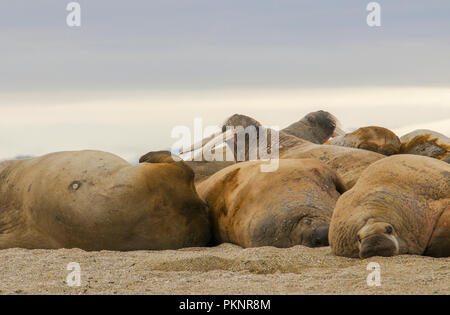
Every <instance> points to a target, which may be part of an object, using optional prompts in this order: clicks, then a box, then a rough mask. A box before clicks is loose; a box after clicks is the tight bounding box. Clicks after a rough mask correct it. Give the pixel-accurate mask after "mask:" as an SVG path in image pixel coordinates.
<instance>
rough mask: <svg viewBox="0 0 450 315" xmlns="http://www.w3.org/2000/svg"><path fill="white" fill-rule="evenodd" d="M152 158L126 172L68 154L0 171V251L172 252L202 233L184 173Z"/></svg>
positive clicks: (204, 226)
mask: <svg viewBox="0 0 450 315" xmlns="http://www.w3.org/2000/svg"><path fill="white" fill-rule="evenodd" d="M167 156H169V158H170V153H168V152H167V153H161V152H160V153H158V156H157V157H155V158H153V159H149V162H151V163H142V164H139V165H131V164H129V163H128V162H127V161H125V160H123V159H121V158H120V157H117V156H115V155H113V154H110V153H105V152H100V151H76V152H59V153H52V154H48V155H45V156H42V157H37V158H31V159H24V160H14V161H5V162H3V163H0V248H2V249H3V248H12V247H21V248H29V249H33V248H46V249H56V248H81V249H84V250H123V251H125V250H150V249H177V248H182V247H189V246H202V245H206V244H207V243H208V242H209V240H210V236H211V235H210V225H209V220H208V217H207V211H206V204H205V203H204V202H203V201H202V200H201V199H200V198H199V197H198V194H197V192H196V190H195V187H194V182H193V177H194V174H193V172H192V170H191V169H190V168H189V167H187V166H186V165H185V164H184V163H183V162H175V161H173V160H171V159H169V158H168V157H167Z"/></svg>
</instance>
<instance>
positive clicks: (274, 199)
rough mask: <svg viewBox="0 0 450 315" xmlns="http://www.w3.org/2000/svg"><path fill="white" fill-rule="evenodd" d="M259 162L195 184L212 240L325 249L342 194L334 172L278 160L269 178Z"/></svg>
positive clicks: (301, 162) (321, 166)
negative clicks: (207, 211) (208, 220)
mask: <svg viewBox="0 0 450 315" xmlns="http://www.w3.org/2000/svg"><path fill="white" fill-rule="evenodd" d="M262 163H266V162H263V161H250V162H243V163H238V164H235V165H233V166H229V167H227V168H225V169H223V170H221V171H219V172H217V173H215V174H214V175H212V176H211V177H209V178H208V179H206V180H204V181H203V182H201V183H198V184H197V190H198V193H199V195H200V197H202V199H203V200H205V202H206V203H207V204H208V209H209V211H210V212H209V214H210V218H211V221H212V226H213V234H214V238H215V241H216V242H218V243H222V242H231V243H234V244H238V245H240V246H243V247H257V246H276V247H289V246H294V245H300V244H301V245H305V246H310V247H316V246H327V245H328V226H329V222H330V219H331V214H332V212H333V208H334V205H335V203H336V201H337V199H338V198H339V196H340V192H342V190H343V187H342V184H341V182H340V179H339V178H338V176H337V175H336V173H335V172H334V171H332V170H331V169H330V168H328V167H327V166H326V165H324V164H323V163H322V162H320V161H319V160H316V159H298V160H280V163H279V167H278V169H277V170H276V171H275V172H270V173H268V172H266V173H263V172H261V171H260V167H261V164H262Z"/></svg>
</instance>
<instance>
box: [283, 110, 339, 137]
mask: <svg viewBox="0 0 450 315" xmlns="http://www.w3.org/2000/svg"><path fill="white" fill-rule="evenodd" d="M283 131H284V132H285V133H287V134H289V135H292V136H296V137H298V138H300V139H304V140H307V141H310V142H312V143H316V144H323V143H325V142H326V141H327V140H328V139H330V137H336V136H341V135H344V134H345V132H344V131H343V130H342V129H341V128H340V123H339V121H338V119H337V118H336V117H335V116H334V115H332V114H331V113H329V112H326V111H323V110H319V111H316V112H312V113H309V114H307V115H306V116H305V117H303V118H302V119H301V120H299V121H297V122H295V123H293V124H292V125H289V126H288V127H286V128H284V129H283Z"/></svg>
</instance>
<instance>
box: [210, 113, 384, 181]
mask: <svg viewBox="0 0 450 315" xmlns="http://www.w3.org/2000/svg"><path fill="white" fill-rule="evenodd" d="M226 126H233V127H237V126H241V127H242V128H243V130H242V131H239V129H235V130H228V131H227V130H226ZM248 127H255V128H256V130H257V137H256V138H257V139H253V140H251V139H250V138H251V137H249V135H248V133H247V132H246V131H245V130H246V129H247V128H248ZM258 127H261V124H260V123H259V122H258V121H256V120H255V119H253V118H251V117H248V116H245V115H239V114H235V115H233V116H231V117H230V118H229V119H228V120H227V121H226V122H225V125H224V126H223V134H221V135H218V136H217V137H218V138H220V137H223V138H224V140H225V141H226V143H227V144H228V146H229V147H231V148H232V151H233V152H234V156H235V160H237V161H239V156H241V157H243V160H246V161H247V160H249V158H250V156H249V152H250V150H249V149H250V148H253V147H254V146H258V145H259V144H258V143H259V139H260V129H259V128H258ZM262 129H265V128H262ZM265 130H267V134H270V133H271V130H270V129H265ZM239 137H241V138H243V137H246V141H245V146H243V145H241V146H238V144H237V142H238V138H239ZM270 138H271V137H270V136H268V139H269V140H270ZM211 141H214V140H211ZM206 145H208V144H206ZM271 146H273V144H271V143H270V141H268V147H269V149H270V147H271ZM278 146H279V158H281V159H301V158H316V159H319V160H321V161H322V162H324V163H325V164H326V165H328V166H329V167H330V168H332V169H333V170H335V171H336V172H337V174H338V175H339V177H340V178H341V179H342V181H343V184H344V186H345V188H346V189H350V188H351V187H352V186H353V185H354V184H355V183H356V181H357V179H358V178H359V176H360V175H361V173H362V171H363V170H365V169H366V168H367V167H368V166H369V165H370V164H372V163H373V162H375V161H378V160H380V159H382V158H385V156H384V155H381V154H379V153H375V152H371V151H367V150H360V149H355V148H347V147H340V146H334V145H325V144H314V143H311V142H309V141H306V140H303V139H300V138H298V137H295V136H292V135H289V134H287V133H285V132H283V131H279V140H278Z"/></svg>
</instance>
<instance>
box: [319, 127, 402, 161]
mask: <svg viewBox="0 0 450 315" xmlns="http://www.w3.org/2000/svg"><path fill="white" fill-rule="evenodd" d="M327 144H333V145H339V146H343V147H349V148H358V149H364V150H369V151H373V152H377V153H380V154H383V155H388V156H389V155H394V154H398V153H399V152H400V145H401V143H400V139H399V138H398V137H397V135H396V134H395V133H393V132H392V131H390V130H389V129H386V128H383V127H377V126H369V127H362V128H359V129H357V130H355V131H353V132H351V133H348V134H346V135H344V136H338V137H335V138H333V139H330V140H328V141H327Z"/></svg>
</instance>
